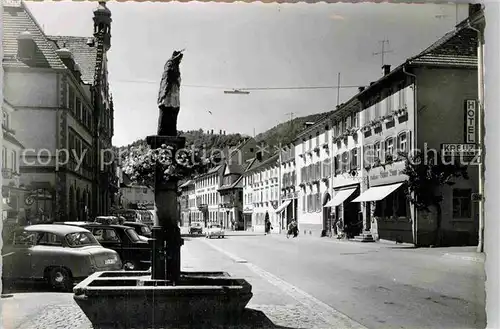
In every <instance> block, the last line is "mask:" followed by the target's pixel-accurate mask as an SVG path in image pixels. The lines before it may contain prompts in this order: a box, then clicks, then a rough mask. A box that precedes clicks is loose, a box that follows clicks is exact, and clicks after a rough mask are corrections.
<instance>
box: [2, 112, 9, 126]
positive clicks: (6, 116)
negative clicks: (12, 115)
mask: <svg viewBox="0 0 500 329" xmlns="http://www.w3.org/2000/svg"><path fill="white" fill-rule="evenodd" d="M2 126H3V127H5V128H9V113H7V112H5V111H3V119H2Z"/></svg>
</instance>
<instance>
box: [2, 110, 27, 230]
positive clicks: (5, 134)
mask: <svg viewBox="0 0 500 329" xmlns="http://www.w3.org/2000/svg"><path fill="white" fill-rule="evenodd" d="M15 111H16V109H15V108H14V107H13V106H12V105H11V104H9V103H8V102H7V101H6V100H3V104H2V139H3V144H2V158H1V163H0V167H1V170H2V209H3V211H2V219H3V220H7V219H11V220H15V221H16V222H19V221H23V219H25V217H26V214H25V204H24V200H25V198H26V197H27V196H28V194H27V190H26V189H25V188H24V187H23V186H22V185H21V184H20V174H19V160H20V158H21V157H20V155H21V153H22V150H23V149H24V146H23V145H22V144H21V142H19V140H18V139H17V138H16V132H15V130H13V129H12V128H11V120H12V113H14V112H15Z"/></svg>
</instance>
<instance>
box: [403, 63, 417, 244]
mask: <svg viewBox="0 0 500 329" xmlns="http://www.w3.org/2000/svg"><path fill="white" fill-rule="evenodd" d="M403 73H404V74H406V75H408V76H410V77H413V113H414V114H413V150H417V149H418V139H417V137H418V130H417V128H418V125H417V122H418V107H417V76H416V75H415V74H412V73H409V72H407V71H406V66H404V65H403ZM413 217H414V218H413V244H414V245H415V247H416V246H418V216H417V207H416V206H415V205H413Z"/></svg>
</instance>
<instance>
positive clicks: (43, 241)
mask: <svg viewBox="0 0 500 329" xmlns="http://www.w3.org/2000/svg"><path fill="white" fill-rule="evenodd" d="M62 241H63V238H62V237H60V236H58V235H55V234H54V233H49V232H45V233H43V234H42V236H41V238H40V239H39V240H38V243H37V245H39V246H62Z"/></svg>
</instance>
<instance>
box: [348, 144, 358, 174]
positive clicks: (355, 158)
mask: <svg viewBox="0 0 500 329" xmlns="http://www.w3.org/2000/svg"><path fill="white" fill-rule="evenodd" d="M357 167H358V149H357V148H354V149H352V150H351V162H350V169H351V170H354V169H356V168H357Z"/></svg>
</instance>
